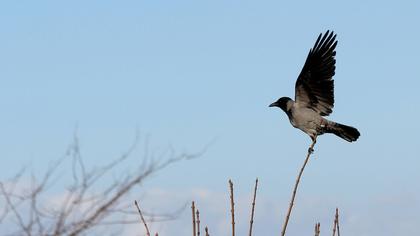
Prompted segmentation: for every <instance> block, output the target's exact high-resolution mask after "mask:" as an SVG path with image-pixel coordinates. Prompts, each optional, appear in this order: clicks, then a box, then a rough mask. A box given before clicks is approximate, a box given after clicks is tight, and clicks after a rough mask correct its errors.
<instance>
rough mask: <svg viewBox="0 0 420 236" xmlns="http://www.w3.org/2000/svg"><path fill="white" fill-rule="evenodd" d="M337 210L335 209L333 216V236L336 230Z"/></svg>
mask: <svg viewBox="0 0 420 236" xmlns="http://www.w3.org/2000/svg"><path fill="white" fill-rule="evenodd" d="M337 210H338V208H336V209H335V216H334V225H333V234H332V235H333V236H335V231H336V230H337V219H338V211H337Z"/></svg>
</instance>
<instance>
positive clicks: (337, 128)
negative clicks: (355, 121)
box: [326, 122, 360, 142]
mask: <svg viewBox="0 0 420 236" xmlns="http://www.w3.org/2000/svg"><path fill="white" fill-rule="evenodd" d="M326 131H327V133H333V134H335V135H337V136H338V137H340V138H342V139H344V140H346V141H348V142H353V141H356V140H357V139H358V138H359V136H360V133H359V131H358V130H357V129H356V128H354V127H351V126H347V125H343V124H339V123H335V122H334V123H333V124H332V125H328V127H327V130H326Z"/></svg>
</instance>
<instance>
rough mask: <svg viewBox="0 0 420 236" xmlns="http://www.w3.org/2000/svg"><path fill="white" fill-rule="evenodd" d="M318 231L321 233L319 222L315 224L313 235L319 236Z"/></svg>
mask: <svg viewBox="0 0 420 236" xmlns="http://www.w3.org/2000/svg"><path fill="white" fill-rule="evenodd" d="M320 233H321V224H320V223H317V224H315V236H319V234H320Z"/></svg>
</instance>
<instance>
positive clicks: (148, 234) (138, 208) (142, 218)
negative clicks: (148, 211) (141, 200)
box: [134, 200, 150, 236]
mask: <svg viewBox="0 0 420 236" xmlns="http://www.w3.org/2000/svg"><path fill="white" fill-rule="evenodd" d="M134 204H135V205H136V207H137V211H138V212H139V214H140V218H141V221H142V222H143V225H144V228H146V235H147V236H150V231H149V227H147V224H146V220H144V217H143V213H141V210H140V207H139V204H138V203H137V201H136V200H134Z"/></svg>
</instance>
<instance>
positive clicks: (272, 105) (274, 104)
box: [268, 102, 277, 107]
mask: <svg viewBox="0 0 420 236" xmlns="http://www.w3.org/2000/svg"><path fill="white" fill-rule="evenodd" d="M276 105H277V103H275V102H273V103H271V104H270V105H269V106H268V107H275V106H276Z"/></svg>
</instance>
